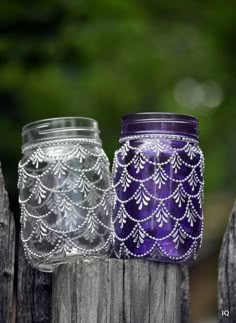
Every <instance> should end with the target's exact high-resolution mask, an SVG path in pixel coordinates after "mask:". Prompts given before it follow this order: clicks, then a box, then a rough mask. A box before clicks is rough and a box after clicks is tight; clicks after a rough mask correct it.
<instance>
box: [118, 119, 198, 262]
mask: <svg viewBox="0 0 236 323" xmlns="http://www.w3.org/2000/svg"><path fill="white" fill-rule="evenodd" d="M198 134H199V131H198V120H197V119H196V118H194V117H192V116H188V115H180V114H174V113H137V114H131V115H127V116H124V117H123V118H122V126H121V137H120V143H121V147H120V148H119V149H118V150H117V151H116V153H115V157H114V164H113V191H114V215H113V222H114V229H115V245H114V252H115V255H116V257H118V258H123V257H124V258H135V257H138V258H148V259H151V260H156V261H162V262H174V263H189V262H190V261H191V260H193V259H195V258H196V256H197V253H198V250H199V248H200V245H201V242H202V233H203V210H202V202H203V187H204V180H203V171H204V158H203V153H202V151H201V149H200V148H199V146H198Z"/></svg>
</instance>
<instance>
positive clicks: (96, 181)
mask: <svg viewBox="0 0 236 323" xmlns="http://www.w3.org/2000/svg"><path fill="white" fill-rule="evenodd" d="M18 186H19V191H20V194H19V195H20V196H19V201H20V206H21V239H22V243H23V246H24V250H25V254H26V256H27V258H28V259H29V261H30V263H31V264H32V265H33V266H34V267H36V268H38V269H40V270H42V271H52V270H53V268H54V267H55V266H56V265H58V264H60V263H65V262H67V261H71V259H72V258H74V257H78V256H86V255H94V256H104V255H108V254H110V248H111V243H112V231H111V199H110V173H109V162H108V159H107V157H106V155H105V153H104V151H103V149H102V148H101V145H100V144H99V142H97V141H96V140H93V139H88V138H79V139H78V138H69V139H66V138H64V139H57V140H46V141H42V142H37V144H34V143H32V145H29V146H28V147H26V149H25V150H24V155H23V158H22V160H21V161H20V163H19V182H18Z"/></svg>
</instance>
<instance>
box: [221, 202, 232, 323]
mask: <svg viewBox="0 0 236 323" xmlns="http://www.w3.org/2000/svg"><path fill="white" fill-rule="evenodd" d="M218 310H219V322H222V323H223V322H224V323H225V322H236V203H235V204H234V207H233V210H232V213H231V216H230V219H229V223H228V226H227V229H226V231H225V234H224V238H223V243H222V247H221V251H220V256H219V274H218ZM222 310H228V311H229V314H230V316H229V317H226V316H223V315H222Z"/></svg>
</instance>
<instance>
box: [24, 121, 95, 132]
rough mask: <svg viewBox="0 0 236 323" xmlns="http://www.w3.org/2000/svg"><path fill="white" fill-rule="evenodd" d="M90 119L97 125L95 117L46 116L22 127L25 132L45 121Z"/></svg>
mask: <svg viewBox="0 0 236 323" xmlns="http://www.w3.org/2000/svg"><path fill="white" fill-rule="evenodd" d="M73 120H75V121H89V122H91V125H92V124H93V125H97V121H96V120H95V119H92V118H87V117H55V118H45V119H40V120H36V121H32V122H29V123H27V124H26V125H24V126H23V128H22V134H24V133H25V132H27V131H30V130H32V129H34V128H36V127H37V126H40V125H41V124H44V123H47V122H48V123H52V122H54V121H55V122H56V121H73Z"/></svg>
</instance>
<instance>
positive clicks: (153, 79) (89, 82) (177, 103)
mask: <svg viewBox="0 0 236 323" xmlns="http://www.w3.org/2000/svg"><path fill="white" fill-rule="evenodd" d="M235 32H236V6H235V3H234V1H220V0H215V1H211V0H204V1H203V0H199V1H194V0H182V1H169V0H159V1H156V0H145V1H141V0H136V1H135V0H99V1H96V0H94V1H93V0H41V1H29V0H21V1H17V0H11V1H1V3H0V138H1V140H0V159H1V161H2V167H3V171H4V175H5V178H6V184H7V188H8V191H9V193H10V198H11V203H12V208H13V209H14V212H15V215H16V220H17V222H18V221H19V211H18V205H17V190H16V182H17V163H18V160H19V159H20V156H21V152H20V146H21V128H22V126H23V125H24V124H26V123H27V122H31V121H34V120H38V119H41V118H50V117H63V116H87V117H92V118H95V119H97V120H98V122H99V125H100V129H101V131H102V133H101V136H102V140H103V144H104V148H105V150H106V152H107V154H108V156H109V158H110V160H112V156H113V152H114V150H115V149H116V148H117V147H118V137H119V131H120V118H121V116H122V115H123V114H127V113H130V112H139V111H140V112H141V111H142V112H145V111H168V112H178V113H185V114H192V115H195V116H197V117H198V118H199V120H200V131H201V147H202V149H203V151H204V153H205V158H206V174H205V175H206V194H205V195H206V201H205V235H204V244H203V247H202V250H201V254H200V256H199V258H198V261H197V262H196V263H195V264H194V265H193V266H192V267H191V293H192V299H191V306H192V317H193V322H194V323H195V322H201V323H203V322H215V321H216V315H217V314H216V311H217V258H218V254H219V249H220V245H221V241H222V236H223V232H224V230H225V227H226V224H227V220H228V217H229V213H230V209H231V207H232V204H233V201H234V198H235V192H236V182H235V178H236V165H235V164H236V149H235V143H236V127H235V123H236V121H235V120H236V59H235V57H236V41H235Z"/></svg>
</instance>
